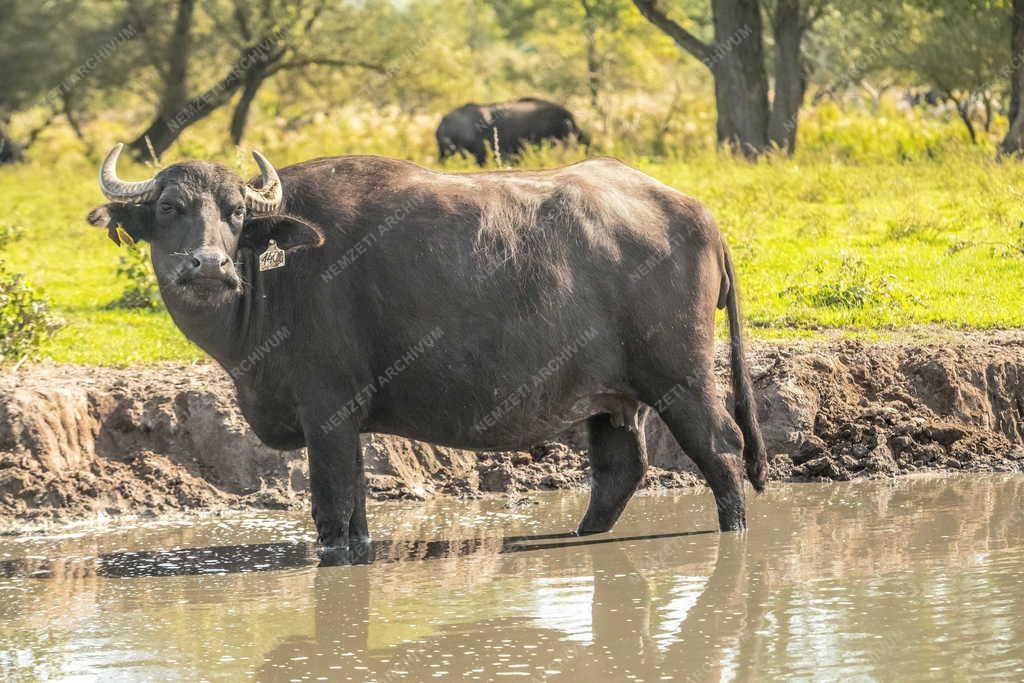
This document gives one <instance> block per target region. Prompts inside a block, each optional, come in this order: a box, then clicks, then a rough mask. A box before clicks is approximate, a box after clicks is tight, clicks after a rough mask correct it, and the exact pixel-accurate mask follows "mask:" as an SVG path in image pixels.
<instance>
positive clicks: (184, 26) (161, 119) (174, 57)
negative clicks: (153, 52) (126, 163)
mask: <svg viewBox="0 0 1024 683" xmlns="http://www.w3.org/2000/svg"><path fill="white" fill-rule="evenodd" d="M194 15H195V0H179V2H178V14H177V17H176V18H175V21H174V32H173V33H172V34H171V40H170V43H169V44H168V46H167V67H166V70H165V71H164V72H163V74H162V82H163V92H162V93H161V94H160V103H159V105H158V106H157V112H156V117H155V118H154V119H153V122H152V123H151V124H150V125H149V127H148V128H147V129H146V130H145V131H144V132H143V133H142V135H140V136H139V137H137V138H135V139H134V140H132V141H131V142H130V143H129V144H128V151H129V153H130V154H131V155H132V156H134V157H135V158H136V159H145V158H146V157H148V156H149V144H147V142H146V140H147V138H148V139H149V143H151V144H152V145H153V149H154V151H155V152H156V155H157V156H158V157H159V156H160V155H161V154H163V153H164V152H165V151H166V150H167V148H168V147H170V146H171V144H172V143H173V142H174V140H175V139H176V138H177V135H172V134H171V124H172V122H173V121H174V119H175V117H177V116H178V115H179V113H180V112H181V111H182V110H183V109H184V108H185V107H186V105H187V104H188V60H189V55H190V52H191V48H192V18H193V16H194Z"/></svg>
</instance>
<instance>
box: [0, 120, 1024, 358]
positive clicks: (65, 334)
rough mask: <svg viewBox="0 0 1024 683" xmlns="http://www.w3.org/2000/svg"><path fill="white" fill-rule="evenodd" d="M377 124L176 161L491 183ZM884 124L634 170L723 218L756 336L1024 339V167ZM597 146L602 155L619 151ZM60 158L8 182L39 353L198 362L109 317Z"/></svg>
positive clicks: (550, 161)
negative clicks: (45, 326) (43, 336)
mask: <svg viewBox="0 0 1024 683" xmlns="http://www.w3.org/2000/svg"><path fill="white" fill-rule="evenodd" d="M377 115H378V119H377V120H376V123H374V119H373V118H372V117H370V116H367V115H359V116H354V115H353V116H349V115H348V113H347V112H340V113H338V114H337V115H333V116H328V117H324V118H323V119H322V120H319V121H318V122H314V123H312V124H310V125H308V126H306V127H304V128H301V129H297V130H282V129H278V128H273V127H266V128H254V129H253V133H252V137H251V139H247V141H246V145H245V148H244V149H239V148H235V147H232V146H228V145H223V144H215V143H208V142H206V141H207V140H215V139H219V138H218V137H217V135H215V134H214V132H215V131H214V127H215V126H220V125H223V121H218V120H217V119H216V117H211V118H210V123H209V124H207V122H204V123H203V124H202V125H200V126H197V127H196V130H195V131H194V132H193V131H190V135H188V136H186V137H185V138H184V139H183V141H182V143H181V144H179V145H178V146H176V147H175V148H174V149H173V150H172V151H171V152H170V154H169V155H168V158H167V159H166V160H165V163H173V162H174V161H177V160H179V159H183V158H190V157H194V158H205V159H210V160H214V161H220V162H222V163H225V164H227V165H229V166H230V167H232V168H234V169H236V170H237V171H238V172H239V173H240V174H241V175H243V176H245V177H248V176H250V175H252V174H254V173H255V167H254V165H253V163H252V160H251V157H250V156H249V150H250V149H252V148H258V149H261V150H262V151H263V152H264V153H266V154H267V155H268V156H269V158H270V159H271V160H272V161H274V163H275V164H277V165H278V166H284V165H287V164H289V163H295V162H299V161H302V160H304V159H309V158H313V157H316V156H322V155H330V154H346V153H377V154H385V155H388V156H393V157H398V158H403V159H409V160H412V161H415V162H417V163H420V164H423V165H427V166H430V167H434V168H443V170H445V171H450V172H460V173H461V172H474V171H476V170H478V169H477V166H476V163H475V162H474V161H473V160H472V159H451V160H448V161H447V162H446V163H445V165H444V166H443V167H442V166H439V165H438V163H437V161H436V148H435V147H436V145H435V143H434V140H433V126H434V125H435V124H436V119H435V118H434V117H430V116H422V115H402V114H401V113H399V112H378V114H377ZM882 115H883V117H890V118H889V119H888V122H887V123H884V124H882V123H880V122H879V121H880V119H879V118H877V117H874V116H869V115H866V114H862V115H851V114H849V113H846V112H842V111H841V110H839V108H837V107H835V106H833V105H825V106H822V107H819V108H817V109H816V110H814V111H813V112H810V113H809V115H808V116H807V117H806V118H805V119H801V137H800V145H799V147H798V151H797V154H796V156H795V158H793V159H784V158H780V157H778V156H769V157H768V158H766V159H764V160H762V161H760V162H758V163H748V162H746V161H743V160H741V159H735V158H733V157H730V156H728V155H725V154H721V153H718V152H716V151H714V150H713V149H710V148H709V146H707V145H705V146H703V147H695V148H694V149H685V148H680V147H673V146H672V141H673V140H682V139H689V138H686V137H685V136H684V137H680V138H673V137H672V135H668V136H667V137H666V138H665V140H666V144H667V147H666V149H669V150H670V151H671V152H672V154H671V155H659V156H656V157H655V156H650V155H648V154H644V153H640V152H634V153H632V154H622V155H621V156H622V158H623V160H624V161H626V162H627V163H629V164H631V165H633V166H636V167H638V168H640V169H641V170H643V171H645V172H646V173H648V174H650V175H652V176H654V177H655V178H657V179H658V180H660V181H662V182H664V183H666V184H668V185H670V186H672V187H674V188H676V189H678V190H680V191H682V192H685V193H687V194H689V195H692V196H694V197H697V198H699V199H700V200H701V201H703V202H704V203H705V204H707V205H708V206H709V208H710V209H711V211H712V212H713V214H714V215H715V217H716V220H717V222H718V224H719V226H720V228H721V229H722V231H723V233H724V234H725V236H726V238H727V241H728V243H729V245H730V249H731V251H732V254H733V257H734V260H735V263H736V268H737V271H738V277H739V285H740V291H741V295H742V303H743V309H744V317H745V319H746V321H747V323H748V325H749V327H750V328H751V330H752V334H754V335H755V336H762V337H773V338H775V337H786V338H789V337H803V336H808V335H815V334H821V333H822V331H829V332H828V333H829V334H832V333H833V332H832V331H833V330H836V329H839V330H842V331H843V332H842V333H843V334H857V335H862V336H868V337H871V336H877V335H885V334H890V333H892V332H893V331H904V332H905V333H909V332H910V331H912V330H917V329H932V328H933V327H939V328H955V329H964V328H969V329H986V328H1009V327H1020V326H1024V165H1022V164H1019V163H1015V162H1006V163H996V162H994V161H993V150H992V149H991V148H990V146H988V145H984V144H983V145H979V146H978V147H976V148H975V147H970V146H969V145H967V144H966V142H965V140H964V138H963V134H962V132H961V131H959V130H958V128H957V126H958V124H957V123H956V122H949V121H947V122H942V121H938V120H932V119H928V118H923V117H921V116H918V115H916V114H907V115H904V114H899V113H896V112H887V111H883V112H882ZM900 117H902V118H900ZM638 120H646V119H638ZM207 125H209V128H207ZM637 135H638V136H639V134H637ZM680 135H682V133H680ZM686 135H690V133H686ZM109 137H110V141H111V142H113V141H114V140H116V139H118V137H119V136H118V134H117V132H116V131H112V132H111V133H110V135H109ZM595 138H597V140H596V141H595V144H594V146H593V147H592V149H591V154H594V155H596V154H601V153H604V152H608V151H616V150H617V151H620V152H621V149H620V148H618V147H614V148H609V146H608V145H607V143H606V142H602V141H601V139H600V138H601V136H600V135H595ZM51 144H52V145H54V146H56V147H57V150H56V152H55V153H54V155H50V154H48V155H42V156H40V157H39V160H38V161H33V162H29V163H26V164H21V165H15V166H9V167H3V168H0V207H2V208H0V258H3V260H4V261H5V262H6V263H7V264H8V266H9V269H10V270H12V271H16V272H22V273H25V274H26V275H27V277H28V279H29V280H30V281H31V282H32V283H33V284H34V285H35V286H36V287H38V288H39V290H40V291H41V292H42V293H43V294H44V295H45V296H46V298H47V299H48V300H49V301H50V302H51V303H52V305H53V307H54V311H55V312H56V313H57V314H58V315H60V316H61V317H62V318H63V319H64V320H65V321H66V322H67V326H66V327H65V328H63V329H62V330H60V331H59V332H58V333H57V334H56V335H55V336H54V337H53V338H52V339H51V340H49V341H48V342H46V344H45V345H44V347H43V354H44V355H45V356H47V357H49V358H52V359H55V360H59V361H68V362H85V363H113V364H125V363H132V362H139V361H154V360H193V359H197V358H202V357H203V354H202V352H201V351H200V350H199V349H197V348H196V347H195V346H193V345H192V344H190V343H189V342H188V341H187V340H186V339H185V338H184V337H183V336H182V335H181V333H180V332H179V331H178V330H177V329H176V328H175V327H174V325H173V323H171V321H170V318H169V317H168V315H167V313H166V311H163V310H162V309H161V310H155V311H151V310H108V309H107V306H108V305H109V304H110V303H111V302H112V301H116V300H117V299H118V298H119V297H120V296H121V295H122V293H123V292H124V290H125V287H126V285H127V284H128V281H127V280H125V279H124V278H121V277H118V275H117V269H118V265H119V257H120V256H122V255H123V253H124V252H122V251H120V250H118V249H117V248H116V247H115V246H114V245H113V244H112V243H111V242H110V241H109V240H108V239H107V237H106V234H105V231H102V230H97V229H95V228H91V227H89V226H88V225H86V224H85V221H84V218H85V215H86V214H87V213H88V211H89V209H91V208H92V207H93V206H95V205H97V204H99V203H101V202H102V197H101V195H100V193H99V190H98V188H97V186H96V180H95V178H96V167H97V164H98V161H99V160H98V158H95V157H96V156H97V155H96V154H92V157H87V156H86V155H84V154H83V150H82V149H81V148H80V143H77V142H75V141H73V140H65V139H59V140H54V141H52V143H51ZM584 155H585V152H584V150H582V149H579V148H566V147H563V146H561V145H547V146H545V147H543V148H541V149H537V150H530V151H529V152H527V153H526V154H524V155H523V158H522V159H521V160H520V164H519V167H522V168H548V167H553V166H557V165H562V164H566V163H572V162H573V161H576V160H578V159H581V158H583V157H584ZM58 157H59V158H61V159H62V161H61V163H60V164H59V165H54V164H53V163H52V162H51V161H50V160H51V159H52V158H58ZM126 161H127V160H126ZM488 167H489V168H494V167H495V164H494V160H493V159H492V160H491V161H490V162H489V166H488ZM121 173H122V176H123V177H125V178H128V179H139V178H142V177H145V176H147V175H149V174H151V173H152V169H151V168H148V167H146V166H145V165H141V164H132V163H126V164H125V165H124V166H123V168H122V169H121ZM135 275H136V276H137V275H138V273H135Z"/></svg>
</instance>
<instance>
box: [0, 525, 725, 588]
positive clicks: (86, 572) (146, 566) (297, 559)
mask: <svg viewBox="0 0 1024 683" xmlns="http://www.w3.org/2000/svg"><path fill="white" fill-rule="evenodd" d="M711 533H717V532H715V531H711V530H706V531H680V532H674V533H662V534H646V535H638V536H609V537H603V538H581V537H580V536H577V535H576V534H574V533H564V534H537V535H533V536H507V537H504V538H473V539H463V540H437V541H421V540H411V541H390V540H381V541H372V542H370V543H369V544H368V545H366V546H363V547H357V548H354V549H352V550H349V551H340V552H327V553H323V554H320V553H318V550H317V546H316V545H315V544H313V543H305V542H293V543H249V544H242V545H220V546H207V547H201V548H178V549H174V550H153V551H134V552H130V551H123V552H114V553H107V554H103V555H100V556H99V557H96V558H90V559H84V558H81V559H80V558H66V559H62V560H59V561H55V560H51V559H35V558H18V559H11V560H4V561H2V562H0V578H33V579H49V578H54V577H55V575H56V573H57V572H58V571H59V572H60V573H61V575H62V576H63V575H65V574H67V573H68V572H69V571H70V572H72V573H74V574H76V575H81V576H101V577H106V578H118V579H122V578H142V577H156V576H195V575H199V574H210V575H218V574H239V573H247V572H267V571H278V570H283V569H297V568H304V567H311V566H320V567H332V566H340V565H363V564H389V563H395V562H417V561H424V560H443V559H450V558H460V557H468V556H470V555H478V554H495V555H507V554H511V553H523V552H530V551H537V550H555V549H558V548H574V547H584V546H593V545H605V544H609V543H626V542H632V541H648V540H658V539H669V538H682V537H684V536H695V535H701V534H711ZM556 539H565V540H562V541H557V542H555V540H556ZM534 541H548V542H541V543H534ZM58 568H59V569H58Z"/></svg>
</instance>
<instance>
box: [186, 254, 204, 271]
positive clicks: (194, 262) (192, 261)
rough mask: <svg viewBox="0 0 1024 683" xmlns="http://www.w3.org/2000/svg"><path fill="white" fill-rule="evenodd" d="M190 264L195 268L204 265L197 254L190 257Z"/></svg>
mask: <svg viewBox="0 0 1024 683" xmlns="http://www.w3.org/2000/svg"><path fill="white" fill-rule="evenodd" d="M188 264H189V265H190V266H192V267H193V268H198V267H199V266H201V265H203V264H202V262H201V261H200V260H199V259H197V258H196V257H195V256H189V257H188Z"/></svg>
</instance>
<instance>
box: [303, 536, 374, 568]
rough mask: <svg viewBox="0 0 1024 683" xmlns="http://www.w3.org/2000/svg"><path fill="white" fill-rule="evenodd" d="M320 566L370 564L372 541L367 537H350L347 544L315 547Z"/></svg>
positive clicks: (372, 554) (372, 559) (372, 558)
mask: <svg viewBox="0 0 1024 683" xmlns="http://www.w3.org/2000/svg"><path fill="white" fill-rule="evenodd" d="M317 554H318V555H319V556H320V565H319V566H321V567H338V566H344V565H353V564H372V563H373V561H374V559H375V556H374V547H373V543H371V542H370V539H369V538H357V539H351V540H350V541H349V543H348V545H323V544H321V545H320V546H319V547H318V548H317Z"/></svg>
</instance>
